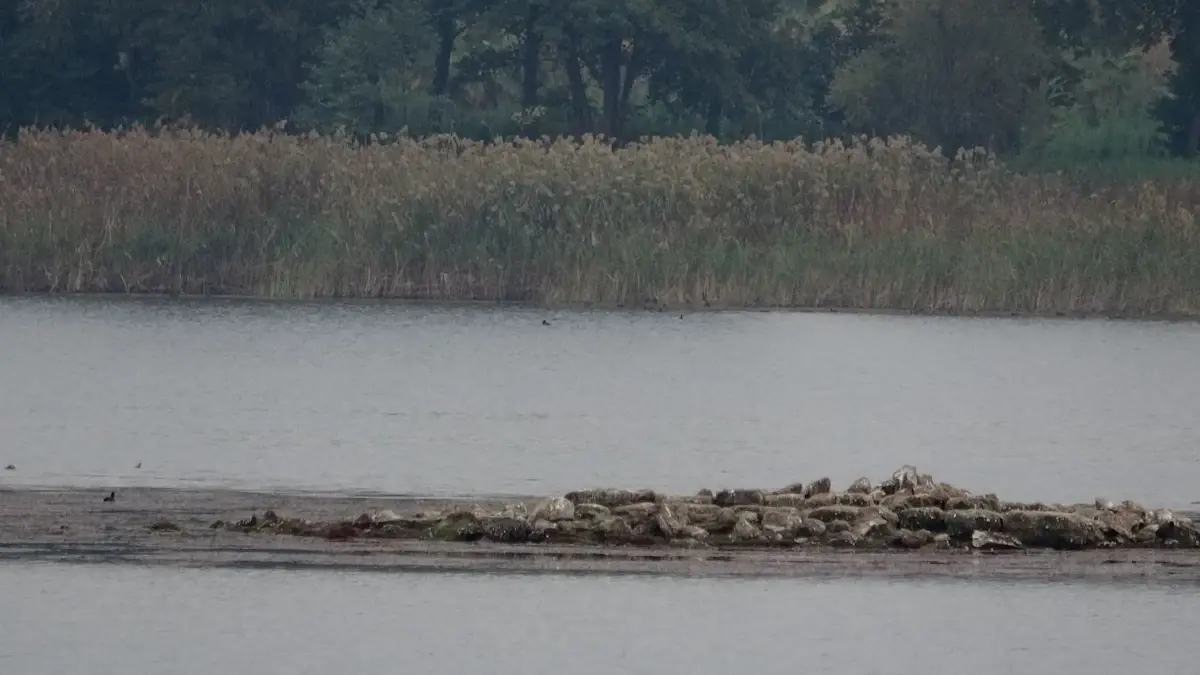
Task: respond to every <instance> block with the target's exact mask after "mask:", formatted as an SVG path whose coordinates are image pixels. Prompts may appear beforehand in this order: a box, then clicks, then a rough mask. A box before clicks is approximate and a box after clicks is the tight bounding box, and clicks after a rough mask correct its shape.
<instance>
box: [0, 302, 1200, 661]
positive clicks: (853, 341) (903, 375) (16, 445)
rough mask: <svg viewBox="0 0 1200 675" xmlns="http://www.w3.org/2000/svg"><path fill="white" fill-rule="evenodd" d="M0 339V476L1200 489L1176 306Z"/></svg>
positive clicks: (336, 307)
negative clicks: (909, 467)
mask: <svg viewBox="0 0 1200 675" xmlns="http://www.w3.org/2000/svg"><path fill="white" fill-rule="evenodd" d="M543 318H545V319H549V320H550V322H551V324H552V325H550V326H543V325H542V319H543ZM0 350H2V351H0V383H3V384H2V386H0V464H7V463H9V462H11V463H13V464H16V465H17V467H18V470H17V471H16V472H0V485H4V484H41V485H88V486H96V487H98V488H99V487H105V488H106V487H109V486H115V487H119V486H121V485H128V484H139V485H202V486H206V487H217V486H227V487H243V488H264V487H268V488H287V489H300V490H309V489H312V490H336V491H345V490H371V491H383V492H392V493H410V494H411V493H416V494H435V495H444V494H450V493H479V492H483V493H507V494H542V493H552V492H561V491H564V490H568V489H573V488H577V487H581V486H591V485H619V486H635V485H637V486H648V487H656V488H663V489H670V490H678V491H689V492H690V491H692V490H696V489H698V488H701V487H712V488H719V487H722V486H731V487H732V486H768V487H769V486H779V485H783V484H786V483H789V482H793V481H797V480H812V479H814V478H816V477H819V476H820V475H830V476H832V477H833V478H834V480H835V481H837V482H839V483H841V484H843V485H844V484H845V483H847V482H849V481H851V480H853V479H854V478H856V477H858V476H860V475H867V476H869V477H871V478H872V479H878V478H882V477H884V476H887V475H889V474H890V473H891V472H892V471H893V470H894V469H896V468H898V467H899V466H900V465H902V464H905V463H910V464H915V465H917V466H918V467H920V468H921V469H923V470H926V471H930V472H933V473H934V474H935V475H936V476H937V477H938V478H939V479H941V480H948V481H951V482H954V483H958V484H962V485H963V486H965V487H968V488H970V489H973V490H976V491H978V492H987V491H996V492H998V493H999V494H1000V495H1001V496H1002V497H1006V498H1012V499H1045V500H1072V501H1073V500H1091V499H1092V498H1094V497H1096V496H1100V495H1103V496H1108V497H1110V498H1114V499H1121V498H1126V497H1129V498H1134V499H1138V500H1141V501H1145V502H1151V503H1153V504H1163V505H1171V506H1179V505H1186V504H1188V503H1189V502H1192V501H1196V500H1200V487H1198V486H1200V415H1197V410H1198V409H1200V408H1198V407H1197V406H1198V405H1200V404H1198V402H1200V326H1197V325H1195V324H1171V323H1133V322H1111V321H1067V320H1057V321H1054V320H1051V321H1047V320H1042V321H1032V320H1012V319H994V320H993V319H971V318H917V317H886V316H861V315H846V314H789V313H759V312H742V313H703V314H688V315H686V316H685V317H684V318H683V319H680V318H679V316H678V315H668V314H659V313H650V312H624V313H622V312H587V311H580V312H546V311H540V310H535V309H508V308H489V307H462V306H459V307H449V306H431V305H412V304H407V305H406V304H383V303H359V304H353V303H268V302H244V301H222V300H217V301H175V302H172V301H168V300H160V299H105V298H42V297H21V298H5V299H0ZM139 461H140V462H142V463H143V468H142V469H141V470H134V468H133V467H134V465H135V463H137V462H139ZM372 583H377V582H372ZM376 630H378V631H379V633H378V634H379V635H381V636H383V635H386V634H387V631H388V628H387V627H386V626H378V627H377V628H376ZM384 641H385V642H386V640H384ZM549 641H551V642H553V640H549ZM700 642H702V641H700Z"/></svg>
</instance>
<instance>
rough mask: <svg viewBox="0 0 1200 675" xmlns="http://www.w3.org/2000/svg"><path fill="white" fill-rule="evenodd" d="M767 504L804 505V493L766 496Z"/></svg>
mask: <svg viewBox="0 0 1200 675" xmlns="http://www.w3.org/2000/svg"><path fill="white" fill-rule="evenodd" d="M766 504H767V506H792V507H799V506H804V495H802V494H796V493H793V492H786V493H782V494H774V495H767V496H766Z"/></svg>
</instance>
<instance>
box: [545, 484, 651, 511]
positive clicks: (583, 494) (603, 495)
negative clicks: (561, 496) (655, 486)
mask: <svg viewBox="0 0 1200 675" xmlns="http://www.w3.org/2000/svg"><path fill="white" fill-rule="evenodd" d="M646 496H647V495H645V494H639V493H637V492H634V491H633V490H615V489H612V488H596V489H592V490H576V491H574V492H568V493H567V495H566V499H567V500H568V501H570V502H571V503H572V504H575V505H576V506H578V505H579V504H599V505H601V506H606V507H608V508H610V509H613V508H616V507H618V506H625V505H627V504H634V503H636V502H639V501H648V502H652V501H654V497H653V496H652V495H651V496H650V498H649V499H646Z"/></svg>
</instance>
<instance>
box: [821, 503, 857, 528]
mask: <svg viewBox="0 0 1200 675" xmlns="http://www.w3.org/2000/svg"><path fill="white" fill-rule="evenodd" d="M860 511H861V509H859V508H858V507H857V506H841V505H837V506H822V507H820V508H817V509H813V510H812V511H809V512H808V517H809V518H815V519H817V520H819V521H821V522H823V523H825V524H826V525H828V524H829V523H831V522H833V521H835V520H846V521H852V520H858V515H859V512H860Z"/></svg>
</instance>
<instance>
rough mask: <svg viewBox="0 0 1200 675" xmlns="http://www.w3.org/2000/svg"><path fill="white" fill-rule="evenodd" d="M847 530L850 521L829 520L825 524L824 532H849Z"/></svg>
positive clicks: (848, 529)
mask: <svg viewBox="0 0 1200 675" xmlns="http://www.w3.org/2000/svg"><path fill="white" fill-rule="evenodd" d="M849 531H850V523H849V522H847V521H845V520H831V521H829V523H828V524H827V525H826V526H825V532H826V533H827V534H830V535H833V534H838V533H839V532H849Z"/></svg>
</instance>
